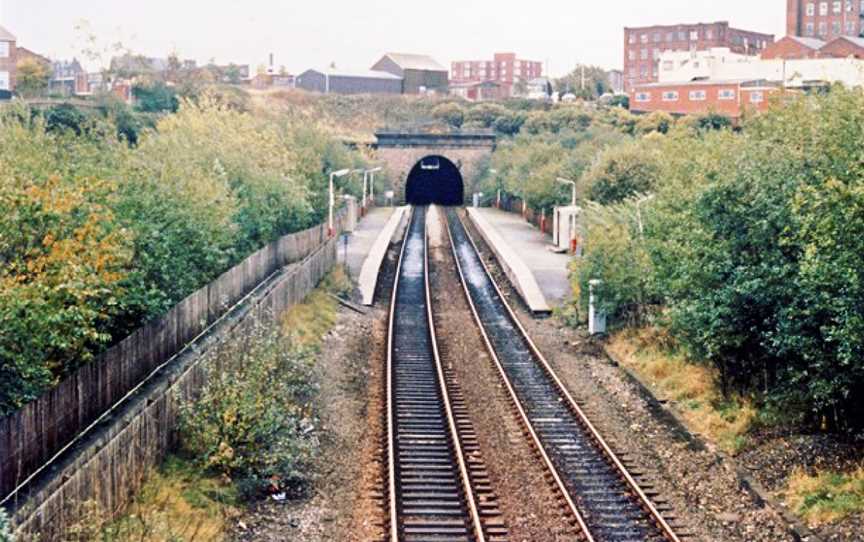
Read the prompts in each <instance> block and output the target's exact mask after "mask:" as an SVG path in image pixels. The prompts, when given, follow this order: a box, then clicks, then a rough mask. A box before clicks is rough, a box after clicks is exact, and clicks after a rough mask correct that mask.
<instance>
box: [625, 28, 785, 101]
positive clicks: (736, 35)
mask: <svg viewBox="0 0 864 542" xmlns="http://www.w3.org/2000/svg"><path fill="white" fill-rule="evenodd" d="M773 42H774V36H773V35H771V34H763V33H760V32H750V31H747V30H739V29H737V28H731V27H730V26H729V23H728V22H716V23H699V24H678V25H669V26H649V27H640V28H625V29H624V89H625V91H628V92H629V91H630V90H631V89H632V88H633V86H634V85H640V84H645V83H653V82H656V81H657V75H658V72H659V66H658V59H659V58H660V54H661V53H662V52H663V51H670V50H671V51H690V50H694V49H695V50H697V51H704V50H708V49H711V48H713V47H728V48H729V49H731V50H732V52H734V53H740V54H745V55H759V54H761V53H762V51H763V50H764V49H765V48H766V47H767V46H768V45H770V44H771V43H773Z"/></svg>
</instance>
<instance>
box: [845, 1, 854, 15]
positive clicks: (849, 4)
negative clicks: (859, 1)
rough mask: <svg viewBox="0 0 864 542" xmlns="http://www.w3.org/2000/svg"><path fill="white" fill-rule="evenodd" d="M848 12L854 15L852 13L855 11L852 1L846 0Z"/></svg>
mask: <svg viewBox="0 0 864 542" xmlns="http://www.w3.org/2000/svg"><path fill="white" fill-rule="evenodd" d="M846 11H847V12H849V13H852V11H853V7H852V0H846Z"/></svg>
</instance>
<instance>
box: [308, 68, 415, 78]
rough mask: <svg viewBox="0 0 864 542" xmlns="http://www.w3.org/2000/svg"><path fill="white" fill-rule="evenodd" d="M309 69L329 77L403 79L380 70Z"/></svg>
mask: <svg viewBox="0 0 864 542" xmlns="http://www.w3.org/2000/svg"><path fill="white" fill-rule="evenodd" d="M307 71H313V72H318V73H320V74H324V75H327V76H329V77H360V78H365V79H392V80H394V81H399V80H401V79H402V78H401V77H399V76H398V75H393V74H392V73H387V72H382V71H378V70H362V69H360V70H352V69H347V70H346V69H342V68H323V69H320V70H319V69H314V68H313V69H311V70H307Z"/></svg>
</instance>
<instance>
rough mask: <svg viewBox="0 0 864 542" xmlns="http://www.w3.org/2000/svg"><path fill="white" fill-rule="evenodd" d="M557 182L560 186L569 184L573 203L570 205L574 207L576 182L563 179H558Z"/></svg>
mask: <svg viewBox="0 0 864 542" xmlns="http://www.w3.org/2000/svg"><path fill="white" fill-rule="evenodd" d="M558 182H559V183H561V184H569V185H572V186H573V201H572V203H571V205H572V206H573V207H576V181H571V180H570V179H565V178H563V177H558Z"/></svg>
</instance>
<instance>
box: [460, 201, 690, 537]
mask: <svg viewBox="0 0 864 542" xmlns="http://www.w3.org/2000/svg"><path fill="white" fill-rule="evenodd" d="M446 222H447V229H448V233H449V236H450V242H451V247H452V250H453V255H454V259H455V260H456V263H457V267H458V270H459V275H460V278H461V280H462V284H463V286H464V289H465V293H466V297H467V299H468V303H469V305H470V306H471V310H472V312H473V313H474V318H475V320H476V322H477V324H478V326H479V327H480V330H481V333H482V335H483V338H484V341H485V342H486V345H487V348H488V350H489V353H490V354H491V357H492V359H493V360H494V363H495V365H496V367H497V370H498V373H499V375H500V377H501V380H502V382H503V384H504V387H505V388H506V390H507V393H508V394H509V396H510V398H511V399H512V401H513V404H514V406H515V408H516V410H517V411H518V413H519V417H520V418H521V420H522V422H523V424H524V426H525V428H526V431H527V433H528V434H529V436H530V438H531V440H532V441H533V443H534V446H535V447H536V449H537V451H538V453H539V455H540V456H541V458H542V460H543V462H544V463H545V464H546V467H547V468H548V470H549V472H550V474H551V477H552V478H553V483H554V484H555V485H556V486H557V488H558V489H559V490H560V492H561V494H562V495H563V497H564V500H565V501H566V507H567V508H568V509H569V511H570V512H571V514H572V516H573V518H574V520H575V523H576V524H577V526H578V528H579V530H580V531H581V533H582V535H583V537H584V538H585V539H586V540H588V541H592V542H593V541H597V542H607V541H608V542H637V541H640V542H643V541H652V542H653V541H664V540H665V541H670V542H679V537H678V536H677V535H676V534H675V532H674V531H673V529H672V527H671V526H670V525H669V523H668V522H667V520H666V519H665V518H664V516H663V515H662V513H661V512H660V511H659V510H658V508H657V507H656V506H655V505H654V504H653V503H652V502H651V500H650V499H649V497H648V495H647V494H646V492H645V490H643V489H642V488H641V487H640V486H639V484H638V483H637V481H636V479H635V478H634V477H633V476H632V475H631V474H630V473H629V472H628V470H627V468H626V466H625V465H624V463H622V461H621V460H620V459H619V458H618V457H617V456H616V455H615V453H614V452H613V450H612V449H611V448H610V447H609V446H608V445H607V443H606V442H605V440H604V439H603V438H602V436H601V435H600V433H599V432H598V431H597V429H596V428H595V427H594V425H593V424H592V423H591V422H590V420H589V419H588V417H587V416H586V415H585V413H584V412H583V411H582V409H581V408H580V407H579V405H578V404H577V403H576V401H574V399H573V398H572V396H571V395H570V394H569V392H568V391H567V390H566V388H565V387H564V385H563V384H562V382H561V381H560V379H559V378H558V377H557V375H556V374H555V372H554V371H553V369H552V368H551V366H550V365H549V364H548V363H547V361H546V360H545V358H544V357H543V355H542V354H541V352H540V351H539V350H538V349H537V347H536V346H535V345H534V343H533V341H532V340H531V338H530V337H529V336H528V334H527V332H526V331H525V329H524V328H523V327H522V325H521V323H520V322H519V320H518V318H517V317H516V315H515V313H514V312H513V310H512V309H511V308H510V306H509V305H508V304H507V301H506V300H505V298H504V296H503V294H502V293H501V291H500V290H499V288H498V286H497V284H496V283H495V281H494V280H493V279H492V278H491V275H490V273H489V270H488V269H487V268H486V266H485V264H484V263H483V261H482V259H481V258H480V256H479V253H478V250H477V247H476V245H475V244H474V242H473V240H472V239H471V237H470V235H469V233H468V232H467V231H466V229H465V227H464V225H463V224H462V222H461V221H460V219H459V216H458V214H457V212H456V210H455V209H452V208H449V209H447V220H446Z"/></svg>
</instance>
